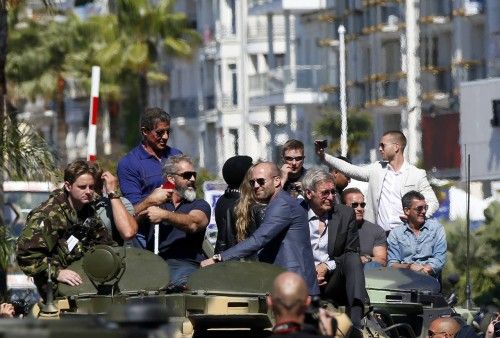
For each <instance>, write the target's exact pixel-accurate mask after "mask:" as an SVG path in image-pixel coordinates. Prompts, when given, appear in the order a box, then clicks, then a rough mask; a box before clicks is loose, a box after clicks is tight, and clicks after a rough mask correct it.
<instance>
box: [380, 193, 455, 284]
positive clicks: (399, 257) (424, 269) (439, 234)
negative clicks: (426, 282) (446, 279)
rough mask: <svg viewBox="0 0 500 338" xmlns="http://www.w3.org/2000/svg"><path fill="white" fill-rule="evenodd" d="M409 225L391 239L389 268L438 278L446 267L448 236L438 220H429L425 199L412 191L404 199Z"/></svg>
mask: <svg viewBox="0 0 500 338" xmlns="http://www.w3.org/2000/svg"><path fill="white" fill-rule="evenodd" d="M401 201H402V206H403V211H404V213H405V216H406V218H407V223H406V224H405V225H404V226H401V227H397V228H395V229H393V230H392V231H391V233H390V234H389V237H388V238H387V244H388V250H389V258H388V265H389V266H392V267H393V268H399V269H410V270H413V271H417V272H421V273H424V274H427V275H431V276H434V277H438V276H439V274H440V273H441V270H442V269H443V267H444V264H445V263H446V247H447V245H446V234H445V232H444V228H443V226H442V225H441V224H440V223H439V222H438V221H436V220H434V219H430V220H426V217H425V213H426V212H427V209H428V208H427V203H426V200H425V197H424V196H423V195H422V194H421V193H419V192H417V191H410V192H408V193H406V194H405V195H404V196H403V198H402V200H401Z"/></svg>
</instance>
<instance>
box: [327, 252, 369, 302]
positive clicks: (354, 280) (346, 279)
mask: <svg viewBox="0 0 500 338" xmlns="http://www.w3.org/2000/svg"><path fill="white" fill-rule="evenodd" d="M335 263H336V264H337V267H336V268H335V270H333V271H332V272H331V274H330V275H329V276H328V280H327V284H326V285H325V286H324V287H322V288H321V296H322V298H325V299H330V300H332V301H333V303H334V304H335V305H344V306H347V308H348V311H349V309H350V308H352V307H353V306H364V305H367V304H369V303H370V299H369V298H368V293H367V292H366V287H365V273H364V270H363V264H362V263H361V259H360V258H359V254H358V253H355V252H346V253H344V254H342V255H341V256H339V257H336V258H335Z"/></svg>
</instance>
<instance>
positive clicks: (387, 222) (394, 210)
mask: <svg viewBox="0 0 500 338" xmlns="http://www.w3.org/2000/svg"><path fill="white" fill-rule="evenodd" d="M408 169H409V166H408V164H407V163H406V162H403V165H402V166H401V168H400V169H399V171H395V170H394V168H392V166H391V165H390V164H388V165H387V173H386V174H385V177H384V182H383V183H382V192H381V194H380V203H379V206H378V211H377V224H378V225H380V226H381V227H382V228H384V230H391V229H394V228H395V227H397V226H399V225H402V224H403V223H402V221H401V219H400V218H399V217H400V216H401V215H403V206H402V205H401V197H402V196H401V186H402V184H403V173H404V172H405V171H407V170H408Z"/></svg>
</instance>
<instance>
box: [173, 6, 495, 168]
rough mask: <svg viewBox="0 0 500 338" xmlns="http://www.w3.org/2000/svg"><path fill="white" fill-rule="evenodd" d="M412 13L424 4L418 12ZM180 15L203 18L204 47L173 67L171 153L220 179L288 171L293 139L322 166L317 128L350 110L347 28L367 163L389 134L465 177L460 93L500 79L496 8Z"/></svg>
mask: <svg viewBox="0 0 500 338" xmlns="http://www.w3.org/2000/svg"><path fill="white" fill-rule="evenodd" d="M405 3H414V4H419V6H417V7H415V10H414V11H409V9H411V8H407V7H406V6H405ZM178 6H179V9H180V10H182V11H184V12H186V13H187V14H188V17H190V18H193V19H194V18H196V27H197V29H198V31H199V32H200V34H201V35H202V37H203V46H202V47H201V48H200V49H199V51H198V53H197V55H196V57H195V59H194V60H192V62H190V63H187V62H182V61H178V60H176V61H175V62H173V63H172V64H171V65H170V67H171V68H170V70H171V75H170V90H169V93H168V105H166V104H165V106H167V107H168V106H169V107H170V111H171V113H172V115H173V116H174V117H175V118H174V123H173V127H174V134H173V135H172V140H171V144H172V145H174V146H176V147H179V148H180V149H182V150H183V151H184V152H185V153H187V154H189V155H191V156H193V157H195V158H197V159H199V164H200V166H203V167H205V168H207V169H209V170H210V171H212V172H213V173H216V174H220V169H221V167H222V164H223V163H224V161H225V160H226V159H227V158H228V157H230V156H233V155H235V154H248V155H251V156H252V157H253V158H254V159H255V160H257V159H267V160H275V161H276V160H277V159H278V149H279V146H280V145H281V144H282V143H283V142H284V141H286V140H287V139H290V138H297V139H300V140H302V141H304V143H305V145H306V158H307V159H308V160H309V161H312V159H314V154H313V151H312V144H313V139H314V136H313V130H314V125H315V123H316V121H317V120H318V118H319V117H320V116H321V113H322V112H323V111H339V108H338V105H339V99H338V91H339V76H338V57H339V56H338V44H339V42H338V33H337V29H338V26H339V25H340V24H344V25H345V27H346V49H347V104H348V114H349V113H352V112H355V111H366V112H368V113H369V114H370V115H371V116H372V118H373V125H374V128H373V131H372V136H371V137H370V139H369V140H367V141H366V142H365V144H364V149H363V152H362V154H361V155H359V156H358V157H356V158H355V160H356V161H360V162H367V161H371V160H374V159H375V157H376V154H377V151H376V150H377V147H378V140H379V138H380V136H381V135H382V133H383V132H384V131H387V130H390V129H402V130H403V131H405V133H406V134H407V136H408V138H409V147H408V148H409V149H408V153H409V154H410V161H412V162H420V163H421V164H423V165H424V167H425V168H427V169H432V170H433V172H434V175H436V176H447V177H457V176H458V175H459V168H460V147H459V135H458V129H459V127H458V124H459V113H458V110H459V99H458V95H459V84H460V82H462V81H471V80H475V79H481V78H485V77H487V76H495V75H498V73H499V69H500V62H499V61H498V60H500V55H497V54H498V50H500V49H499V48H498V45H499V44H500V24H499V22H500V12H499V8H500V4H498V1H495V0H458V1H457V0H455V1H451V0H439V1H438V0H420V1H415V0H412V1H406V2H402V1H396V0H394V1H361V0H337V1H334V0H308V1H303V0H198V1H196V0H184V1H181V0H179V1H178ZM406 27H412V28H411V29H410V28H409V29H406ZM412 50H413V51H416V52H415V53H411V51H412ZM196 108H198V110H197V109H196ZM442 154H448V155H449V156H442Z"/></svg>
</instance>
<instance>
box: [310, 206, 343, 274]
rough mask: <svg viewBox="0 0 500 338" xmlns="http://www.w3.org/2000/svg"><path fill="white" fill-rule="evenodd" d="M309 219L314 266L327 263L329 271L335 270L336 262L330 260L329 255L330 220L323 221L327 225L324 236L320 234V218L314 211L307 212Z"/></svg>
mask: <svg viewBox="0 0 500 338" xmlns="http://www.w3.org/2000/svg"><path fill="white" fill-rule="evenodd" d="M307 219H308V220H309V234H310V236H311V247H312V251H313V257H314V264H315V265H318V264H320V263H325V264H326V265H327V266H328V270H335V267H336V264H335V261H334V260H330V256H329V255H328V219H324V220H323V221H324V222H325V225H326V227H325V231H324V232H323V234H320V233H319V221H320V218H319V217H318V216H317V215H316V214H315V213H314V211H313V210H312V209H309V211H308V212H307Z"/></svg>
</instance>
